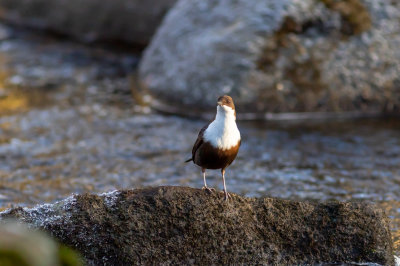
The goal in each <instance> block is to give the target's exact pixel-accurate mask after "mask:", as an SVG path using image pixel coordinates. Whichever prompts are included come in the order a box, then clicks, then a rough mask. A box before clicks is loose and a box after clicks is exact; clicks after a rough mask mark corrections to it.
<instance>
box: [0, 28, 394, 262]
mask: <svg viewBox="0 0 400 266" xmlns="http://www.w3.org/2000/svg"><path fill="white" fill-rule="evenodd" d="M6 30H8V31H11V29H7V28H6ZM138 60H139V59H138V56H135V55H134V54H131V53H128V52H116V51H110V50H108V49H104V48H101V47H88V46H85V45H80V44H76V43H73V42H69V41H68V40H59V39H58V40H57V39H51V38H49V37H43V36H35V35H34V34H28V33H24V32H17V31H11V33H10V34H9V36H6V37H4V38H2V39H1V40H0V158H1V160H0V209H6V208H9V207H12V206H17V205H18V206H33V205H35V204H38V203H44V202H54V201H57V200H61V199H63V198H66V197H68V196H69V195H70V194H71V193H84V192H92V193H100V192H105V191H109V190H114V189H120V188H140V187H144V186H159V185H179V186H191V187H197V188H201V187H202V182H203V180H202V176H201V171H200V169H199V168H198V167H197V166H195V165H193V164H192V163H187V164H185V163H184V161H185V160H186V159H187V158H189V157H190V156H191V149H192V145H193V143H194V141H195V139H196V137H197V134H198V131H199V129H200V128H201V127H202V126H203V125H204V124H205V123H206V121H202V120H193V119H187V118H181V117H177V116H171V115H168V116H167V115H162V114H157V113H155V112H153V111H151V110H150V109H149V108H148V107H146V106H142V105H139V104H138V103H137V102H136V101H135V99H134V97H132V93H131V90H133V89H134V88H133V86H135V85H134V82H132V79H133V78H132V74H131V73H134V71H135V69H136V67H137V63H138ZM238 118H239V119H240V110H238ZM238 126H239V129H240V131H241V134H242V146H241V148H240V151H239V155H238V158H237V159H236V160H235V162H234V163H233V165H232V166H230V167H229V168H228V169H227V172H226V178H227V180H226V182H227V188H228V191H231V192H234V193H238V194H242V195H246V196H250V197H260V196H272V197H280V198H286V199H297V200H320V201H326V200H341V201H349V200H356V201H361V200H362V201H373V202H375V203H376V204H378V205H379V206H380V207H382V208H383V209H385V211H386V212H387V214H388V215H389V217H390V220H391V229H392V236H393V240H394V245H395V253H396V254H397V255H398V256H399V255H400V132H399V130H400V120H399V119H396V118H388V119H375V120H373V119H365V120H356V121H349V120H332V121H329V122H322V121H295V122H288V121H286V122H274V123H272V122H244V121H239V122H238ZM207 176H208V179H207V181H208V184H209V185H210V186H213V187H215V188H218V189H221V188H222V180H221V177H220V173H219V171H208V172H207Z"/></svg>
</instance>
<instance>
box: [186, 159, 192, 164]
mask: <svg viewBox="0 0 400 266" xmlns="http://www.w3.org/2000/svg"><path fill="white" fill-rule="evenodd" d="M190 161H193V158H190V159H188V160H186V161H185V163H188V162H190Z"/></svg>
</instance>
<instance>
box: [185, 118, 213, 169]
mask: <svg viewBox="0 0 400 266" xmlns="http://www.w3.org/2000/svg"><path fill="white" fill-rule="evenodd" d="M209 124H211V122H208V123H207V125H205V126H204V127H203V128H202V129H201V130H200V132H199V135H198V136H197V139H196V142H195V143H194V145H193V149H192V158H190V159H189V160H187V161H186V162H190V161H194V156H195V154H196V151H197V150H198V149H199V148H200V146H201V145H202V144H203V142H204V140H203V135H204V131H206V129H207V127H208V125H209Z"/></svg>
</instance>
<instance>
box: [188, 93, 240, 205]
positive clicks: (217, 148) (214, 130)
mask: <svg viewBox="0 0 400 266" xmlns="http://www.w3.org/2000/svg"><path fill="white" fill-rule="evenodd" d="M217 103H218V105H217V114H216V116H215V119H214V120H213V121H211V122H210V123H208V124H207V125H205V126H204V127H203V128H202V129H201V130H200V132H199V135H198V137H197V140H196V142H195V143H194V146H193V149H192V158H190V159H189V160H187V161H186V162H190V161H193V162H194V163H195V164H197V165H198V166H200V167H201V171H202V172H203V179H204V187H203V189H207V190H209V191H212V190H214V189H213V188H209V187H207V182H206V169H221V174H222V181H223V184H224V193H225V200H227V199H228V197H229V194H228V192H227V191H226V185H225V169H226V168H227V167H228V166H229V165H230V164H231V163H232V162H233V160H235V158H236V155H237V153H238V151H239V147H240V132H239V129H238V128H237V125H236V111H235V105H234V104H233V100H232V98H231V97H230V96H228V95H223V96H220V97H219V98H218V101H217Z"/></svg>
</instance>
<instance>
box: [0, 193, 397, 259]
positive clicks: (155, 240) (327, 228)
mask: <svg viewBox="0 0 400 266" xmlns="http://www.w3.org/2000/svg"><path fill="white" fill-rule="evenodd" d="M10 217H12V218H17V219H19V220H20V221H23V222H26V223H28V224H31V225H32V226H33V227H37V228H41V229H44V230H46V231H48V232H50V233H51V234H52V235H53V236H54V237H56V238H58V239H59V240H60V241H61V242H63V243H66V244H67V245H69V246H71V247H74V248H76V249H77V250H79V251H80V252H81V253H82V254H83V255H84V256H85V258H86V259H87V261H88V263H89V264H92V265H133V264H134V265H136V264H152V265H159V264H161V263H163V264H202V265H212V264H230V265H232V264H249V265H255V264H280V265H283V264H284V265H287V264H291V265H294V264H305V263H307V264H315V263H323V262H373V263H380V264H383V265H392V264H393V263H394V261H393V260H394V258H393V253H392V243H391V237H390V231H389V227H388V219H387V217H386V216H385V214H384V213H383V211H382V210H380V209H378V208H376V207H375V206H374V205H370V204H364V203H339V202H333V203H321V204H317V203H306V202H295V201H288V200H281V199H272V198H263V199H251V198H243V197H240V196H238V195H232V199H231V200H230V201H229V202H225V201H224V200H223V194H221V193H213V194H210V193H208V192H206V191H202V190H200V189H192V188H183V187H159V188H148V189H140V190H126V191H114V192H111V193H108V194H102V195H89V194H85V195H78V196H73V197H71V198H69V199H67V200H64V201H61V202H59V203H55V204H52V205H50V204H47V205H41V206H38V207H36V208H33V209H28V208H15V209H10V210H7V211H5V212H3V213H1V214H0V219H5V218H10Z"/></svg>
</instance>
